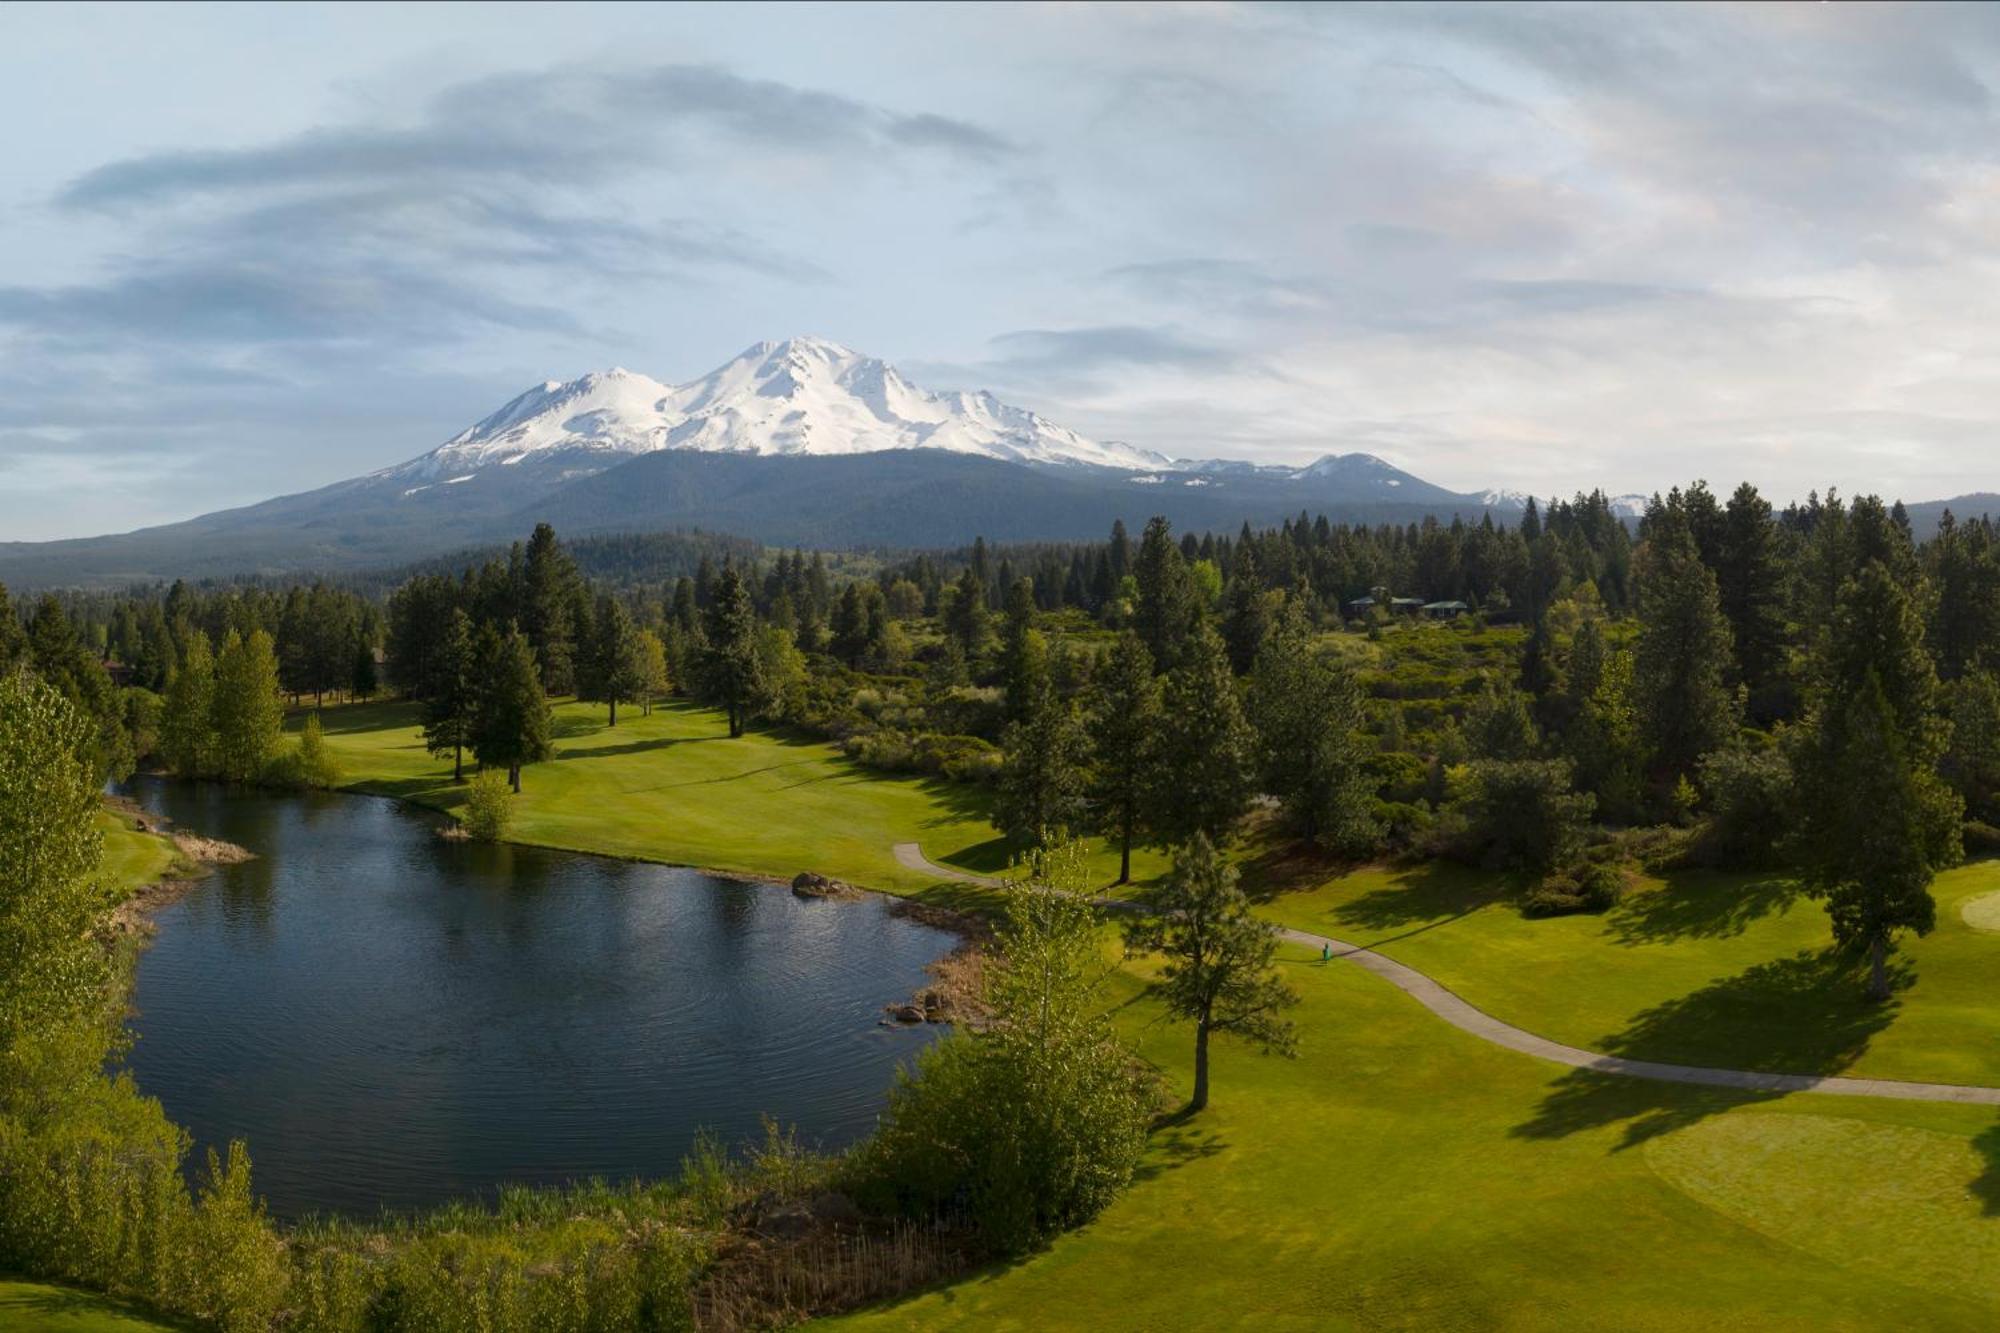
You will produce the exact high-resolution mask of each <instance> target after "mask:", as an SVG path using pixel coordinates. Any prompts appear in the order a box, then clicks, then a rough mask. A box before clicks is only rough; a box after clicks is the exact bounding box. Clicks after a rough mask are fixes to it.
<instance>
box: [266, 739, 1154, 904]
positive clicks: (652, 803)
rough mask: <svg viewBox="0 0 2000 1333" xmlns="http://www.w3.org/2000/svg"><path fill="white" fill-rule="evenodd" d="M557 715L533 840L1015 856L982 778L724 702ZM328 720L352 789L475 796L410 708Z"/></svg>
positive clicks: (527, 805) (531, 803) (673, 855)
mask: <svg viewBox="0 0 2000 1333" xmlns="http://www.w3.org/2000/svg"><path fill="white" fill-rule="evenodd" d="M555 718H556V750H557V755H556V758H555V759H554V760H552V761H550V762H548V763H543V764H535V765H531V766H530V767H529V768H527V769H526V770H525V771H524V772H523V774H522V779H521V781H522V794H521V800H520V801H519V803H518V804H517V806H516V809H515V819H514V828H513V832H512V834H511V836H512V837H513V838H515V839H518V840H519V841H522V842H532V843H539V844H542V845H544V846H549V847H567V848H572V849H575V850H579V851H591V852H605V853H609V854H612V855H615V856H631V857H639V858H644V859H647V860H654V861H669V862H674V863H678V864H684V865H696V866H705V867H709V868H711V869H716V870H728V871H737V872H741V873H745V874H754V875H769V876H775V877H779V878H784V879H789V878H791V877H792V876H793V875H795V874H797V873H798V872H799V871H801V870H815V871H819V872H821V873H822V874H830V875H835V876H839V877H841V878H845V879H851V880H854V881H855V882H857V883H860V884H864V885H867V886H868V887H870V888H879V889H889V890H893V891H897V892H903V893H910V892H916V891H918V890H922V889H925V888H928V887H931V886H933V885H934V884H935V880H934V878H933V877H931V876H928V875H923V874H918V873H915V872H912V871H909V870H905V869H904V868H903V867H902V866H900V865H898V864H897V863H896V860H895V857H894V855H893V854H892V852H891V850H890V849H891V848H892V847H893V846H894V845H895V844H896V843H899V842H917V843H921V844H922V846H923V849H924V852H925V854H926V855H928V856H929V857H930V858H931V860H933V861H936V862H939V863H941V864H950V865H954V866H958V867H961V868H963V869H966V870H971V871H976V872H982V873H989V874H990V873H995V872H998V871H1001V870H1004V869H1005V868H1006V852H1005V848H1004V846H1003V844H1002V843H1001V842H1000V840H999V839H998V838H996V837H995V835H994V832H993V828H992V826H991V825H990V824H988V823H987V822H986V797H985V794H984V793H983V792H982V791H980V790H978V789H977V788H974V787H970V786H966V785H964V784H960V783H951V782H940V781H935V780H931V779H926V778H916V777H892V776H888V775H885V774H881V773H877V772H873V771H871V770H868V769H864V768H862V767H860V766H859V765H857V764H855V763H853V762H851V761H850V760H849V759H847V757H846V756H844V755H842V754H841V753H840V752H839V750H837V749H836V748H834V747H833V746H831V745H826V744H822V743H820V742H817V741H808V740H802V739H798V738H796V737H792V736H788V735H786V734H784V733H778V732H762V731H760V732H752V733H750V734H748V735H745V736H742V737H739V738H737V739H735V740H731V739H730V738H729V735H728V729H727V728H726V727H725V726H724V724H723V721H722V717H721V715H720V714H719V713H716V712H715V711H713V710H711V709H706V708H697V707H694V706H692V705H687V704H668V705H666V706H663V707H656V708H654V710H653V713H652V716H650V717H643V716H641V715H640V714H639V712H638V710H636V709H629V708H628V709H621V710H619V718H618V725H617V727H616V728H611V727H607V726H606V725H605V721H604V719H605V710H604V709H603V708H602V707H599V706H596V705H588V704H577V703H564V704H558V705H557V706H556V709H555ZM321 722H322V725H323V726H324V727H325V730H326V736H327V741H328V744H329V747H330V748H331V749H332V750H333V752H334V753H335V754H336V755H337V756H338V757H339V759H340V762H341V764H342V765H343V768H344V770H345V775H346V778H347V780H348V782H349V783H351V784H352V785H353V787H354V789H355V790H357V791H366V792H378V793H382V794H385V795H390V796H400V797H404V798H406V799H408V800H412V801H418V802H421V803H423V804H425V805H430V806H436V807H437V808H439V809H444V810H450V809H452V808H454V807H456V806H457V805H458V804H459V803H460V802H461V801H462V800H463V799H464V790H465V789H464V788H463V787H460V786H455V785H453V783H452V781H451V766H450V763H449V761H446V762H443V763H440V762H439V761H438V760H436V759H434V758H432V757H431V756H430V755H429V754H427V753H426V752H425V750H424V745H423V737H422V735H421V734H420V730H419V722H418V715H417V711H416V709H415V708H414V707H412V706H410V705H407V704H365V705H357V706H350V707H345V708H337V709H328V710H327V711H326V712H325V713H324V714H322V716H321ZM295 723H296V719H295ZM470 771H471V763H470V759H469V757H468V761H467V772H468V773H469V772H470ZM1144 864H1145V865H1146V866H1148V867H1153V868H1157V861H1156V860H1153V859H1150V858H1148V859H1146V860H1145V861H1144ZM1093 868H1094V869H1095V870H1096V871H1097V872H1098V873H1099V874H1101V875H1102V876H1103V878H1104V880H1105V881H1107V882H1108V881H1109V880H1110V879H1111V878H1112V877H1114V876H1115V875H1116V873H1117V862H1116V860H1115V859H1114V858H1113V857H1112V856H1111V854H1110V853H1108V852H1105V851H1103V850H1102V849H1100V850H1099V851H1098V853H1097V855H1096V857H1095V860H1094V866H1093ZM1138 868H1139V866H1138V864H1137V863H1136V862H1135V870H1137V869H1138Z"/></svg>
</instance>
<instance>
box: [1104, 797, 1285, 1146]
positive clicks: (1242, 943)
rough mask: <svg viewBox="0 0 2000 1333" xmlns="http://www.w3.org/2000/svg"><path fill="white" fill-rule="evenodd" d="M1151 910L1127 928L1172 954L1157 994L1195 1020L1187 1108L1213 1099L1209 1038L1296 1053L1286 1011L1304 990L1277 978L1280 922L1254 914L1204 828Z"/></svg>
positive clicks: (1178, 1014)
mask: <svg viewBox="0 0 2000 1333" xmlns="http://www.w3.org/2000/svg"><path fill="white" fill-rule="evenodd" d="M1144 903H1145V908H1146V916H1145V918H1144V919H1143V920H1142V921H1139V922H1137V923H1135V924H1134V925H1133V926H1132V927H1131V929H1130V930H1129V931H1128V932H1127V936H1126V938H1127V941H1128V943H1129V946H1130V947H1131V948H1133V949H1135V950H1142V951H1150V952H1158V953H1161V954H1164V955H1165V956H1166V963H1165V966H1164V967H1163V968H1162V969H1161V974H1160V983H1159V987H1158V989H1159V993H1160V998H1161V999H1162V1000H1163V1001H1164V1003H1165V1005H1166V1010H1167V1012H1168V1013H1169V1014H1171V1015H1172V1016H1173V1017H1175V1018H1178V1019H1181V1020H1182V1021H1184V1022H1189V1023H1193V1024H1194V1092H1193V1095H1192V1096H1190V1097H1189V1098H1188V1110H1189V1111H1191V1112H1193V1111H1200V1110H1202V1109H1203V1108H1205V1107H1206V1106H1207V1105H1208V1043H1209V1038H1210V1037H1212V1036H1217V1035H1220V1036H1228V1037H1236V1038H1239V1039H1241V1040H1244V1041H1248V1042H1250V1043H1252V1044H1254V1045H1256V1046H1257V1047H1258V1048H1259V1049H1261V1050H1263V1051H1265V1052H1267V1053H1277V1054H1281V1055H1291V1054H1292V1053H1293V1052H1294V1051H1295V1049H1296V1038H1295V1035H1294V1033H1293V1030H1292V1025H1291V1022H1290V1021H1289V1020H1288V1019H1285V1018H1283V1017H1282V1016H1281V1015H1282V1014H1283V1012H1284V1011H1285V1010H1286V1009H1288V1008H1290V1007H1291V1006H1292V1005H1294V1004H1297V1003H1298V995H1297V994H1296V993H1294V992H1293V990H1292V989H1291V987H1289V986H1287V985H1286V984H1285V983H1284V981H1283V980H1282V979H1281V978H1280V977H1279V976H1278V972H1277V968H1276V966H1275V965H1274V963H1273V961H1272V960H1273V957H1274V956H1275V955H1276V953H1277V948H1278V935H1277V930H1276V928H1275V927H1273V926H1271V925H1270V924H1269V923H1268V922H1264V921H1260V920H1258V919H1257V918H1256V917H1255V916H1252V915H1251V913H1250V900H1249V899H1248V898H1246V897H1245V896H1244V894H1243V890H1242V888H1241V887H1239V886H1238V884H1237V882H1236V868H1235V867H1234V866H1231V865H1229V864H1228V863H1227V862H1226V861H1224V860H1223V859H1222V855H1221V853H1219V852H1217V851H1216V849H1215V845H1214V844H1213V843H1211V842H1210V841H1209V840H1208V838H1207V837H1206V836H1204V835H1202V834H1199V833H1197V834H1196V835H1195V836H1194V839H1193V840H1192V841H1191V842H1189V843H1188V844H1187V845H1186V846H1185V847H1183V848H1181V849H1180V851H1179V852H1177V853H1176V854H1175V857H1174V866H1173V869H1172V871H1170V872H1169V873H1168V874H1167V876H1166V877H1165V878H1164V879H1162V880H1161V881H1160V883H1159V884H1157V885H1156V886H1154V887H1153V888H1151V889H1149V890H1148V891H1147V894H1146V897H1145V900H1144Z"/></svg>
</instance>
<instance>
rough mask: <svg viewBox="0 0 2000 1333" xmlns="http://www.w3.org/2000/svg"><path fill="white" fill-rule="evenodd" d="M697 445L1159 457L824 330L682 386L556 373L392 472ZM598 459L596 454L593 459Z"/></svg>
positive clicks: (743, 450)
mask: <svg viewBox="0 0 2000 1333" xmlns="http://www.w3.org/2000/svg"><path fill="white" fill-rule="evenodd" d="M660 449H692V450H698V451H701V452H705V453H735V454H758V455H781V456H801V455H803V456H812V457H825V456H830V455H845V454H865V453H876V452H879V451H881V450H884V449H943V450H948V451H950V452H952V453H961V454H974V455H977V456H980V457H983V458H992V459H997V460H1000V461H1002V462H1009V463H1042V464H1083V465H1088V466H1093V467H1108V468H1118V469H1121V470H1128V471H1129V470H1139V469H1147V468H1159V467H1162V466H1166V465H1167V464H1168V460H1167V459H1166V458H1165V457H1164V456H1162V455H1160V454H1155V453H1151V452H1149V451H1147V450H1144V449H1137V448H1134V447H1132V446H1131V445H1126V444H1116V443H1100V442H1098V441H1095V440H1091V439H1087V438H1085V437H1084V436H1082V435H1079V434H1077V433H1076V432H1075V431H1073V430H1070V429H1068V428H1066V427H1064V426H1059V425H1057V424H1056V423H1055V422H1053V421H1050V420H1048V419H1047V418H1045V417H1042V416H1040V415H1038V414H1037V413H1034V412H1030V411H1028V410H1026V409H1025V408H1019V407H1013V406H1010V405H1009V404H1007V403H1003V402H1001V401H1000V400H999V399H997V398H995V397H994V396H993V395H992V394H990V393H986V392H984V391H981V392H977V393H964V392H953V393H932V392H929V391H928V390H925V389H921V388H918V387H917V386H916V385H914V384H912V383H910V382H909V381H908V380H907V379H905V378H903V376H902V374H901V372H899V371H898V370H897V369H896V368H895V367H894V366H892V365H889V364H888V363H887V362H884V361H881V360H878V359H876V358H875V357H870V356H863V355H861V354H860V353H858V352H855V351H852V350H850V349H848V348H846V347H842V346H840V345H839V344H838V343H832V342H827V341H825V340H824V339H820V338H789V339H787V340H785V341H784V342H775V343H773V342H762V343H758V344H756V345H755V346H753V347H750V348H747V349H745V350H744V351H743V352H742V353H741V354H740V355H738V356H737V357H735V358H734V359H733V360H731V361H729V362H728V363H726V364H724V365H722V366H720V367H718V368H716V369H715V370H713V371H711V372H710V373H708V374H707V375H704V376H702V377H701V378H700V379H697V380H694V381H691V382H690V383H687V384H683V385H680V386H678V387H674V386H670V385H666V384H662V383H661V382H660V381H658V380H655V379H650V378H648V377H647V376H645V375H640V374H637V373H635V372H633V371H629V370H623V369H614V370H608V371H603V372H600V373H594V374H590V375H585V376H583V377H582V378H581V379H575V380H570V381H568V382H566V383H563V382H557V381H553V380H552V381H549V382H548V383H546V384H542V385H540V386H538V387H536V388H533V389H530V390H528V391H527V392H526V393H524V394H522V395H520V396H519V397H518V398H515V399H514V400H513V401H512V402H510V403H508V404H507V405H506V406H505V407H502V408H501V409H500V410H499V411H497V412H495V413H494V414H493V415H491V416H489V417H487V418H486V419H485V420H483V421H481V422H479V423H478V424H477V425H475V426H473V427H471V428H470V429H468V430H466V431H464V432H463V433H461V434H459V435H456V436H454V437H453V438H452V439H450V440H448V441H446V442H445V443H444V444H443V445H441V446H439V447H438V448H437V449H434V450H432V451H431V452H430V453H428V454H425V455H424V456H423V457H422V458H418V459H414V460H412V461H411V462H408V463H405V464H402V465H401V466H400V467H396V468H391V469H388V470H387V472H386V473H384V474H381V475H385V476H396V477H408V478H411V479H412V480H422V481H425V482H433V483H445V482H452V481H456V480H458V479H459V478H461V477H469V476H472V475H474V474H476V473H477V472H479V471H480V470H481V469H484V468H487V467H492V466H495V465H502V466H506V465H513V464H518V463H521V462H523V461H525V460H530V459H533V460H537V461H550V462H556V461H561V462H562V463H563V464H564V465H565V466H568V467H573V468H575V469H577V470H579V471H585V472H587V471H592V470H598V469H601V468H602V467H605V466H608V465H609V464H610V463H611V462H613V461H616V460H615V458H613V457H611V456H613V455H629V454H643V453H651V452H653V451H655V450H660ZM593 456H597V457H593Z"/></svg>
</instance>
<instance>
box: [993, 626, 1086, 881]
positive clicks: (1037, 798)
mask: <svg viewBox="0 0 2000 1333" xmlns="http://www.w3.org/2000/svg"><path fill="white" fill-rule="evenodd" d="M1028 635H1029V636H1030V638H1031V639H1039V638H1040V637H1041V636H1040V635H1039V634H1037V633H1035V631H1033V630H1029V631H1028ZM1023 690H1024V692H1025V694H1026V701H1025V703H1024V705H1023V707H1022V712H1021V716H1020V718H1019V719H1018V720H1017V721H1015V722H1013V723H1011V724H1009V725H1008V727H1007V729H1006V731H1005V732H1004V733H1003V734H1002V737H1001V742H1000V745H1001V749H1002V750H1003V751H1004V752H1005V753H1006V763H1005V764H1004V766H1003V767H1002V768H1001V770H1000V784H999V790H998V791H997V792H996V793H995V795H994V801H993V825H994V827H995V828H997V829H999V830H1000V831H1001V832H1002V833H1004V834H1006V835H1007V837H1008V838H1009V839H1011V840H1012V841H1013V842H1014V844H1015V845H1016V846H1017V847H1022V848H1028V849H1041V848H1046V847H1051V846H1054V845H1056V844H1058V843H1061V842H1064V841H1066V840H1067V839H1068V838H1069V836H1070V834H1071V833H1072V832H1073V831H1075V830H1076V829H1077V828H1079V827H1081V825H1082V824H1083V817H1084V810H1085V804H1084V796H1085V790H1084V763H1085V760H1086V758H1087V754H1088V751H1087V747H1086V743H1085V741H1084V737H1083V731H1082V729H1081V728H1080V727H1079V726H1078V725H1077V719H1076V712H1075V710H1074V709H1073V708H1072V707H1071V706H1070V704H1069V702H1068V701H1067V700H1065V699H1063V698H1061V697H1060V696H1058V695H1057V694H1056V692H1055V688H1054V686H1053V685H1051V684H1050V682H1049V675H1048V670H1047V667H1046V666H1042V667H1040V668H1039V669H1037V670H1036V671H1035V672H1034V674H1033V676H1032V678H1031V679H1029V680H1028V681H1026V682H1025V683H1024V685H1023Z"/></svg>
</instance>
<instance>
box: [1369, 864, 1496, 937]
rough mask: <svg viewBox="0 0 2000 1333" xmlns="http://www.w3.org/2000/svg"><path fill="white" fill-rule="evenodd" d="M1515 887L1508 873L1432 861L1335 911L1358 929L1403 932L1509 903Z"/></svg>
mask: <svg viewBox="0 0 2000 1333" xmlns="http://www.w3.org/2000/svg"><path fill="white" fill-rule="evenodd" d="M1513 891H1514V883H1513V881H1512V880H1511V879H1509V878H1508V877H1507V876H1504V875H1499V874H1492V873H1481V872H1478V871H1474V870H1470V869H1467V868H1466V867H1464V866H1458V865H1452V864H1450V863H1448V862H1438V861H1432V862H1426V863H1425V864H1423V865H1421V866H1417V867H1415V868H1413V869H1410V870H1406V871H1402V872H1400V873H1398V875H1397V876H1396V880H1395V882H1394V884H1393V885H1391V886H1390V887H1387V888H1381V889H1373V890H1370V891H1369V892H1367V893H1364V894H1362V895H1361V896H1360V897H1359V898H1356V899H1355V900H1354V901H1352V902H1348V903H1342V904H1341V905H1340V906H1338V907H1336V908H1335V909H1334V910H1333V919H1334V920H1335V921H1337V922H1339V923H1340V924H1341V925H1342V926H1346V927H1351V928H1353V929H1356V930H1365V931H1383V930H1399V929H1402V928H1403V927H1405V926H1419V927H1422V928H1423V929H1426V930H1429V929H1431V928H1433V927H1436V926H1442V925H1446V924H1448V923H1449V922H1452V921H1456V920H1458V919H1459V918H1460V917H1466V916H1471V915H1472V914H1473V913H1474V912H1476V911H1478V910H1479V909H1480V908H1482V907H1489V906H1491V905H1492V904H1494V903H1497V902H1504V901H1506V900H1507V898H1508V897H1510V896H1511V895H1512V894H1513ZM1357 943H1365V944H1371V945H1372V944H1384V943H1387V941H1386V940H1379V939H1378V940H1371V941H1365V942H1363V941H1357Z"/></svg>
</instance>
